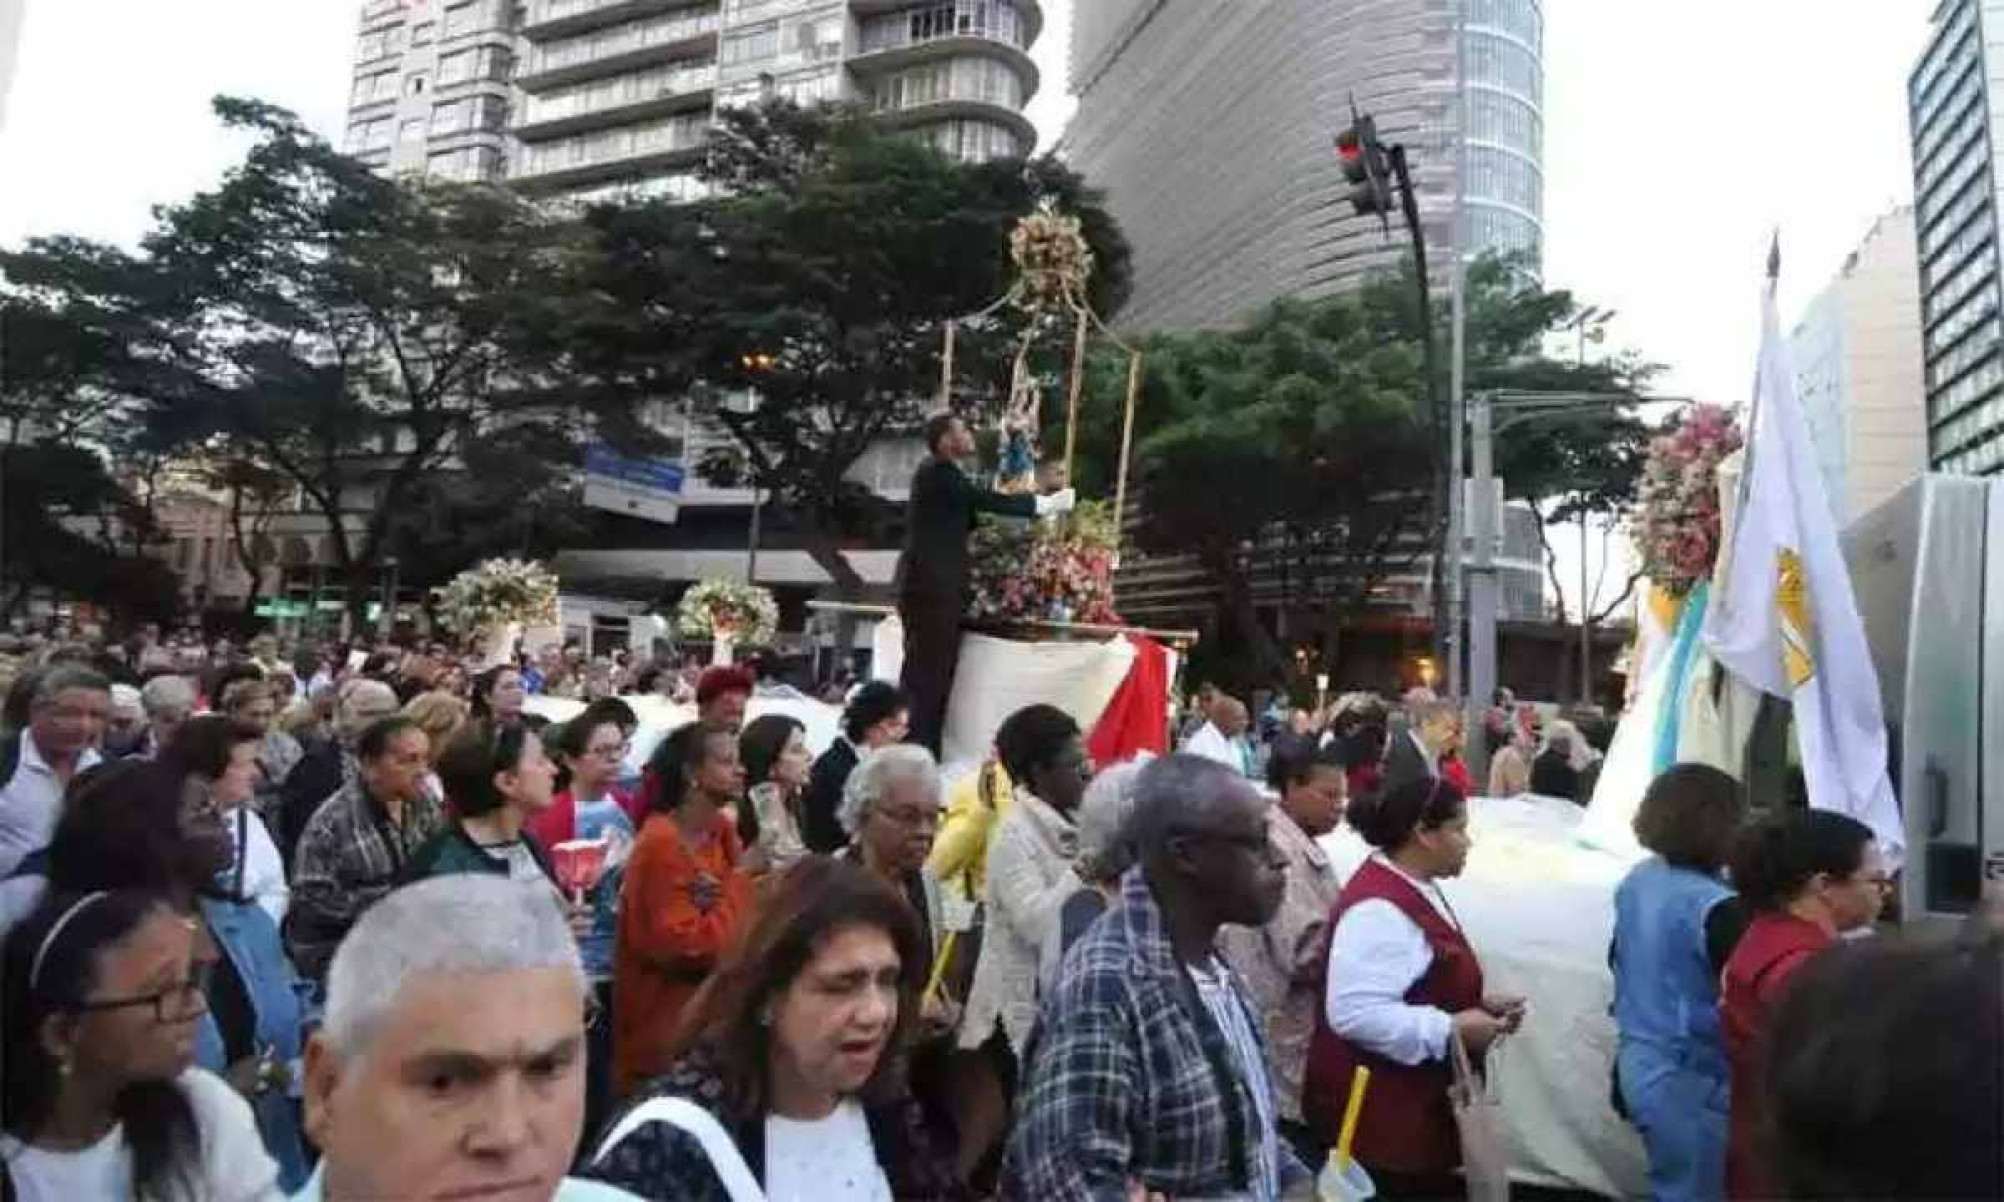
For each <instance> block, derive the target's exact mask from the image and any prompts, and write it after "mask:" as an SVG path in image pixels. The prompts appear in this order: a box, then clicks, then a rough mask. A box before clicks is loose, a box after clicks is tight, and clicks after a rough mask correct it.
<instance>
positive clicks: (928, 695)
mask: <svg viewBox="0 0 2004 1202" xmlns="http://www.w3.org/2000/svg"><path fill="white" fill-rule="evenodd" d="M925 442H926V449H927V450H928V451H929V452H931V455H930V456H929V457H928V458H927V459H926V461H925V462H924V463H922V464H920V465H919V469H918V471H917V472H915V473H913V474H912V489H911V500H910V502H909V509H908V510H907V513H906V519H905V547H904V553H903V554H902V555H901V556H899V558H898V616H899V618H900V619H901V620H902V621H903V622H904V627H905V666H904V676H903V679H902V682H901V683H902V684H903V685H904V688H905V692H907V693H909V694H910V695H911V707H912V730H911V741H912V742H914V743H918V744H920V745H922V746H924V747H926V748H928V749H930V750H931V752H932V753H933V754H934V755H935V756H937V755H938V754H939V752H940V737H941V735H942V734H943V733H944V732H945V727H946V702H947V698H948V697H950V696H951V695H952V693H953V672H954V668H955V667H956V666H957V665H958V663H959V660H960V620H961V617H962V615H964V614H965V613H966V612H967V602H968V584H967V536H968V534H969V533H970V532H972V531H973V529H974V515H975V514H977V513H1000V514H1007V515H1009V516H1011V517H1019V518H1027V517H1042V516H1044V515H1045V514H1052V513H1064V512H1066V511H1067V510H1069V509H1071V507H1072V504H1073V502H1074V500H1075V499H1076V497H1075V494H1074V493H1073V492H1072V490H1071V489H1069V488H1067V489H1062V490H1060V491H1058V492H1054V493H1047V494H1045V495H1043V496H1031V495H1029V494H1018V495H1009V494H1005V493H999V492H992V491H990V490H988V489H985V488H982V487H980V486H979V485H976V484H975V483H974V482H973V481H971V480H969V479H968V478H967V473H966V472H963V471H962V470H961V469H960V463H959V461H960V460H962V459H965V458H967V457H968V456H970V455H972V454H973V453H974V435H973V434H972V433H970V432H969V431H968V429H967V423H966V422H964V421H962V420H960V418H958V417H956V416H954V415H953V414H951V413H943V414H940V415H938V416H936V417H934V418H933V419H932V420H930V421H928V422H927V423H926V425H925Z"/></svg>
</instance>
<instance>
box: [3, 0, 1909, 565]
mask: <svg viewBox="0 0 2004 1202" xmlns="http://www.w3.org/2000/svg"><path fill="white" fill-rule="evenodd" d="M9 2H12V0H0V3H9ZM26 2H27V18H26V23H25V27H24V29H23V31H22V41H21V45H20V55H19V61H18V63H17V70H16V74H15V80H14V83H13V88H12V92H11V94H10V96H9V97H8V103H7V106H6V124H5V126H4V127H0V245H13V244H15V243H18V242H19V241H20V240H21V239H22V238H23V237H25V236H28V235H32V234H48V233H57V232H71V233H78V234H84V235H88V236H92V237H97V238H106V239H111V240H115V241H120V242H125V241H130V240H131V239H133V238H135V237H136V236H137V235H138V234H139V233H140V232H142V231H143V230H144V229H145V228H146V227H147V223H148V213H149V210H150V208H151V206H152V205H154V204H157V203H161V202H165V201H171V200H175V199H178V198H181V197H184V196H186V195H187V194H188V193H189V192H191V191H192V190H194V189H196V188H198V187H202V186H205V185H207V184H209V183H211V182H213V180H214V179H215V178H216V175H217V173H218V172H219V171H221V170H222V169H223V168H224V167H225V166H227V165H228V164H229V163H230V162H231V161H233V160H234V158H235V157H236V156H237V154H238V153H239V151H240V147H239V146H238V145H237V144H235V143H234V142H233V141H232V139H230V138H228V137H226V136H224V135H223V134H222V133H221V132H220V131H219V130H217V128H216V126H215V123H214V120H213V118H212V117H211V116H210V114H209V112H208V107H207V106H208V100H209V97H211V96H212V95H214V94H216V93H218V92H234V93H238V94H243V95H251V96H258V97H262V98H264V99H267V100H271V101H274V102H276V103H279V104H282V105H284V106H286V107H288V108H291V109H293V110H294V111H296V112H298V113H300V114H301V115H302V116H303V117H304V118H305V119H306V120H307V122H308V123H309V124H311V125H312V126H314V127H315V128H317V129H319V130H321V131H322V132H324V133H326V134H327V135H328V136H329V137H330V138H338V136H339V131H340V129H341V126H342V123H343V119H344V116H345V112H346V106H347V95H348V79H349V65H350V63H349V56H350V54H351V52H352V45H353V37H354V29H355V20H356V15H357V12H358V10H359V0H26ZM1076 2H1078V0H1043V5H1044V10H1045V15H1046V25H1045V31H1044V35H1043V38H1042V39H1041V41H1040V43H1039V45H1038V46H1037V48H1036V54H1035V57H1036V59H1037V61H1038V64H1039V66H1040V67H1041V68H1042V70H1043V73H1044V86H1043V89H1042V91H1041V93H1040V95H1039V96H1038V97H1037V99H1036V100H1035V102H1034V103H1033V104H1032V105H1031V109H1030V114H1031V117H1032V119H1033V120H1034V121H1036V122H1037V124H1038V128H1039V130H1040V131H1041V133H1042V135H1043V142H1044V144H1045V145H1046V146H1048V145H1050V144H1051V143H1052V142H1053V141H1055V139H1056V137H1057V135H1058V134H1059V133H1060V132H1061V131H1062V127H1063V122H1064V121H1065V119H1066V118H1067V117H1068V115H1069V113H1070V110H1071V108H1072V102H1071V100H1070V98H1069V97H1067V96H1065V95H1064V88H1065V61H1066V57H1067V51H1068V49H1069V42H1070V36H1069V33H1070V25H1071V9H1072V6H1073V4H1074V3H1076ZM1087 2H1090V0H1087ZM1210 2H1212V3H1241V2H1245V0H1210ZM1934 3H1935V0H1681V2H1679V3H1675V4H1669V3H1663V2H1662V0H1545V3H1544V7H1545V29H1546V42H1545V65H1546V87H1545V118H1546V120H1545V228H1546V256H1545V274H1546V279H1547V282H1548V283H1550V284H1552V285H1554V286H1557V287H1566V288H1571V289H1573V290H1574V291H1575V292H1576V293H1578V294H1579V296H1580V298H1581V299H1582V301H1583V302H1585V303H1590V304H1596V305H1601V306H1604V307H1611V308H1614V309H1616V310H1618V311H1619V314H1620V315H1619V317H1618V318H1617V319H1616V320H1615V321H1614V323H1613V324H1612V326H1611V327H1610V334H1611V336H1612V341H1611V344H1610V345H1623V346H1631V347H1634V348H1636V349H1637V350H1640V351H1641V352H1643V353H1644V354H1645V355H1646V356H1648V357H1650V358H1652V359H1655V360H1658V361H1660V362H1663V363H1666V364H1668V365H1669V366H1670V367H1671V372H1670V374H1669V376H1668V377H1667V378H1666V379H1665V380H1664V381H1663V383H1662V385H1661V387H1662V389H1663V391H1664V392H1666V393H1669V394H1683V395H1692V396H1697V397H1701V398H1704V399H1707V400H1714V401H1722V402H1727V403H1734V402H1739V401H1743V400H1744V399H1745V393H1746V390H1747V387H1748V385H1749V383H1750V381H1751V378H1752V364H1753V355H1754V350H1755V341H1756V337H1757V333H1758V324H1757V310H1756V305H1757V302H1758V295H1759V293H1758V290H1759V287H1760V283H1761V268H1762V264H1763V263H1764V261H1765V256H1766V250H1767V244H1768V238H1769V235H1770V232H1771V231H1772V230H1774V229H1776V228H1779V229H1780V230H1781V234H1782V253H1783V278H1782V314H1783V319H1784V321H1792V320H1793V318H1794V316H1795V315H1796V314H1797V313H1799V312H1800V310H1801V309H1802V307H1803V305H1804V304H1805V303H1806V302H1807V300H1808V299H1809V298H1810V297H1811V296H1813V295H1814V294H1815V292H1816V291H1817V290H1818V289H1820V288H1821V287H1822V286H1823V285H1824V284H1825V283H1826V282H1827V281H1828V280H1829V279H1830V277H1831V276H1832V275H1833V274H1834V273H1835V272H1836V270H1837V269H1838V267H1839V266H1840V265H1841V264H1842V262H1843V260H1844V257H1845V255H1847V254H1848V253H1849V252H1850V251H1851V249H1852V248H1853V247H1854V246H1855V245H1856V244H1857V241H1858V239H1859V238H1861V237H1862V236H1863V234H1864V233H1865V231H1866V229H1867V228H1869V227H1870V225H1871V223H1872V219H1873V218H1874V217H1875V216H1877V215H1878V214H1879V213H1880V212H1882V211H1883V210H1885V209H1886V208H1888V207H1890V206H1891V205H1892V204H1894V203H1896V202H1900V201H1904V200H1906V199H1908V198H1910V196H1911V194H1912V183H1911V175H1910V172H1911V165H1910V162H1909V157H1908V146H1907V123H1906V107H1905V82H1906V76H1907V72H1908V71H1909V70H1910V69H1911V68H1912V65H1913V61H1914V58H1915V56H1916V55H1917V54H1918V53H1919V51H1920V49H1921V47H1922V45H1923V42H1924V39H1925V37H1926V33H1927V18H1928V16H1929V15H1930V12H1931V10H1932V9H1933V7H1934ZM1572 571H1574V572H1576V568H1574V569H1572Z"/></svg>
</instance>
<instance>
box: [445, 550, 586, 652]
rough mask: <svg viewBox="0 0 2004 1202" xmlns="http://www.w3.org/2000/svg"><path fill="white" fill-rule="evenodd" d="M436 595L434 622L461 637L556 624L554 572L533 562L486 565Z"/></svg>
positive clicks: (457, 578) (454, 580)
mask: <svg viewBox="0 0 2004 1202" xmlns="http://www.w3.org/2000/svg"><path fill="white" fill-rule="evenodd" d="M437 596H438V614H439V619H440V620H441V621H442V622H444V623H445V625H446V627H447V628H449V629H451V630H454V631H457V632H458V633H460V634H479V633H482V632H487V631H494V630H499V629H501V628H502V627H504V626H509V625H516V624H519V625H523V626H548V625H552V624H554V623H555V622H556V620H557V576H556V573H554V572H552V571H550V569H549V568H547V567H545V566H544V565H542V564H540V563H536V562H534V561H533V560H527V559H489V560H486V561H484V562H482V563H480V564H478V565H476V566H474V567H471V568H468V569H467V570H465V571H464V572H461V573H460V574H459V575H457V576H454V577H453V578H452V579H451V580H450V581H448V582H447V583H446V585H445V587H444V588H442V589H439V590H438V594H437Z"/></svg>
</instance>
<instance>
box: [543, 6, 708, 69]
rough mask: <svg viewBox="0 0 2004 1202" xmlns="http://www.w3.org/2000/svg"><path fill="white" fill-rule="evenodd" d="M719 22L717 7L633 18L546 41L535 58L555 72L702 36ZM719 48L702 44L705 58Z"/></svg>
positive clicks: (545, 67) (544, 67)
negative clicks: (638, 19)
mask: <svg viewBox="0 0 2004 1202" xmlns="http://www.w3.org/2000/svg"><path fill="white" fill-rule="evenodd" d="M718 25H719V18H718V16H717V10H716V8H715V7H714V6H712V7H708V8H696V9H690V10H688V11H686V12H671V13H667V14H665V15H663V16H659V17H654V18H651V19H649V20H645V21H629V22H626V23H624V24H621V25H615V26H612V27H610V28H607V29H599V30H594V31H592V32H590V33H581V34H577V35H575V36H572V37H568V38H560V39H558V40H556V41H553V42H545V43H543V44H542V45H541V46H539V47H538V48H537V49H536V52H535V57H534V58H533V59H532V60H531V61H532V62H533V63H534V64H535V66H534V70H537V71H554V70H557V69H558V68H562V67H570V66H575V65H577V64H579V63H588V62H597V61H599V60H601V59H607V58H611V57H613V56H614V55H618V54H625V53H627V52H629V51H633V50H640V49H644V48H646V47H648V46H661V45H666V44H668V43H671V42H680V41H685V40H688V39H691V38H699V37H702V35H704V34H709V33H715V32H716V31H717V28H718ZM714 50H715V44H714V42H712V43H711V44H710V45H706V46H703V47H702V53H703V55H704V57H706V58H707V57H709V55H710V54H711V53H712V52H713V51H714Z"/></svg>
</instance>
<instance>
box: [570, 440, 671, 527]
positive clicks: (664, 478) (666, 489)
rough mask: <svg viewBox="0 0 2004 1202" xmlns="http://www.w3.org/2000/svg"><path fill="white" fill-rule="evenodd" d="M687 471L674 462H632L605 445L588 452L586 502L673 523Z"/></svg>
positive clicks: (665, 522) (611, 510) (668, 460)
mask: <svg viewBox="0 0 2004 1202" xmlns="http://www.w3.org/2000/svg"><path fill="white" fill-rule="evenodd" d="M685 474H686V473H685V472H684V470H683V467H682V465H681V464H680V463H677V462H675V461H674V460H672V459H629V458H627V457H626V456H624V455H620V454H617V453H616V452H614V451H613V450H612V449H611V448H609V447H606V446H604V445H603V444H595V445H593V446H592V447H590V448H589V449H587V450H586V452H585V481H584V485H585V487H584V501H585V504H587V505H589V506H591V507H592V508H594V509H604V510H608V511H610V512H612V513H624V514H630V515H632V516H633V517H638V518H645V519H647V520H648V521H651V522H662V523H664V524H672V523H673V522H674V521H675V518H676V515H677V514H678V513H679V512H680V510H681V504H682V481H683V479H684V477H685Z"/></svg>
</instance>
